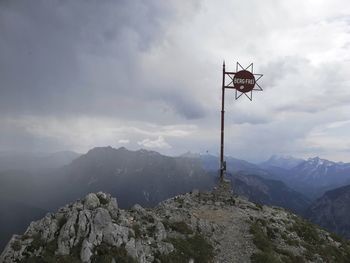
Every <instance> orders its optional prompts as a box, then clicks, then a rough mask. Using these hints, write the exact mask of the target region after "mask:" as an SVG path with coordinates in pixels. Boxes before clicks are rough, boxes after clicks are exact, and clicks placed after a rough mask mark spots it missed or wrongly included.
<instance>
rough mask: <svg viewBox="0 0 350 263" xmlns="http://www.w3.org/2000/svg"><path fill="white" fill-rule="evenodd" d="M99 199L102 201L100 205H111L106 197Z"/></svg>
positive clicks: (99, 196) (99, 197)
mask: <svg viewBox="0 0 350 263" xmlns="http://www.w3.org/2000/svg"><path fill="white" fill-rule="evenodd" d="M97 198H98V200H99V201H100V204H101V205H106V204H108V203H109V201H108V199H106V198H104V197H103V196H101V195H97Z"/></svg>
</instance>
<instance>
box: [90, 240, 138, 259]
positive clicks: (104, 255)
mask: <svg viewBox="0 0 350 263" xmlns="http://www.w3.org/2000/svg"><path fill="white" fill-rule="evenodd" d="M113 259H114V260H115V262H118V263H137V261H136V260H135V259H134V258H132V257H131V256H129V255H128V253H127V251H126V249H125V247H110V246H108V245H107V244H105V243H102V244H100V245H99V246H98V247H96V248H95V253H94V255H93V256H92V258H91V262H92V263H111V262H112V260H113Z"/></svg>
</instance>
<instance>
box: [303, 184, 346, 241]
mask: <svg viewBox="0 0 350 263" xmlns="http://www.w3.org/2000/svg"><path fill="white" fill-rule="evenodd" d="M308 211H309V213H308V215H307V216H308V217H309V218H310V220H311V221H313V222H314V223H316V224H318V225H320V226H322V227H324V228H326V229H328V230H330V231H334V232H335V233H337V234H339V235H341V236H344V237H346V238H348V239H350V220H349V218H350V185H348V186H344V187H340V188H337V189H334V190H332V191H328V192H326V193H325V194H324V195H323V196H322V197H321V198H319V199H318V200H316V201H315V202H314V203H313V204H312V205H311V206H310V208H309V209H308Z"/></svg>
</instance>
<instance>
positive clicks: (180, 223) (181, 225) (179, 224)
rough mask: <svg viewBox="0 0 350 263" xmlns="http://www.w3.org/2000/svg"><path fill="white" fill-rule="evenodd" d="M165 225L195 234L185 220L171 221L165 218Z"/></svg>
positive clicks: (185, 232) (180, 231) (168, 227)
mask: <svg viewBox="0 0 350 263" xmlns="http://www.w3.org/2000/svg"><path fill="white" fill-rule="evenodd" d="M163 225H164V227H165V228H166V229H171V230H173V231H176V232H179V233H181V234H184V235H189V234H193V231H192V229H191V228H189V227H188V225H187V224H186V223H185V222H183V221H178V222H170V221H169V220H163Z"/></svg>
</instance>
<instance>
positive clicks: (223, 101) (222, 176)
mask: <svg viewBox="0 0 350 263" xmlns="http://www.w3.org/2000/svg"><path fill="white" fill-rule="evenodd" d="M221 103H222V104H221V147H220V182H223V180H224V114H225V61H224V63H223V65H222V97H221Z"/></svg>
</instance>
